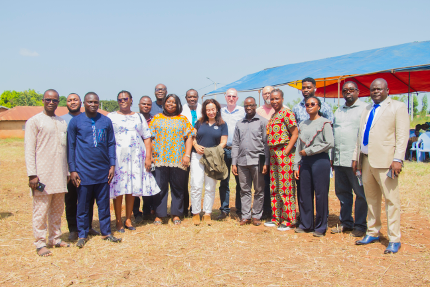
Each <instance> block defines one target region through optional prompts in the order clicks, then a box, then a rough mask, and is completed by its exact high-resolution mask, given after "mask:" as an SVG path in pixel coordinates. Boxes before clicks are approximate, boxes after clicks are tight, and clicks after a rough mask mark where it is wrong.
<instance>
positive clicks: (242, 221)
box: [239, 219, 251, 226]
mask: <svg viewBox="0 0 430 287" xmlns="http://www.w3.org/2000/svg"><path fill="white" fill-rule="evenodd" d="M239 224H240V226H242V225H246V224H251V219H242V220H241V221H240V223H239Z"/></svg>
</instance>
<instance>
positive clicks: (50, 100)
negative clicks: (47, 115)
mask: <svg viewBox="0 0 430 287" xmlns="http://www.w3.org/2000/svg"><path fill="white" fill-rule="evenodd" d="M43 101H45V102H46V103H51V102H52V103H54V104H58V103H59V102H60V101H59V100H56V99H43Z"/></svg>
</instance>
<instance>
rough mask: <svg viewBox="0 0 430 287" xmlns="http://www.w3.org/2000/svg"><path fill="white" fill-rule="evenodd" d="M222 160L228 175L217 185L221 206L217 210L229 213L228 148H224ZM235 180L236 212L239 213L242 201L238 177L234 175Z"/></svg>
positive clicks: (229, 162)
mask: <svg viewBox="0 0 430 287" xmlns="http://www.w3.org/2000/svg"><path fill="white" fill-rule="evenodd" d="M224 161H225V164H226V165H227V168H228V176H227V178H226V179H223V180H221V182H220V185H219V198H220V200H221V207H220V208H219V210H221V211H222V212H225V213H227V214H229V213H230V186H229V182H230V171H231V162H232V160H231V150H230V149H226V148H225V149H224ZM234 178H235V180H236V201H235V203H236V210H237V211H236V213H241V210H242V203H241V201H240V183H239V177H238V176H234Z"/></svg>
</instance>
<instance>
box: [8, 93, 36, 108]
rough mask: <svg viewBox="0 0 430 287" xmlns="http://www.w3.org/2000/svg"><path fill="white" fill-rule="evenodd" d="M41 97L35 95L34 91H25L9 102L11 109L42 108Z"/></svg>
mask: <svg viewBox="0 0 430 287" xmlns="http://www.w3.org/2000/svg"><path fill="white" fill-rule="evenodd" d="M42 99H43V95H42V94H39V93H37V92H36V91H35V90H32V89H30V90H27V91H24V92H20V93H19V95H18V97H15V98H13V99H12V100H11V104H12V107H16V106H43V103H42Z"/></svg>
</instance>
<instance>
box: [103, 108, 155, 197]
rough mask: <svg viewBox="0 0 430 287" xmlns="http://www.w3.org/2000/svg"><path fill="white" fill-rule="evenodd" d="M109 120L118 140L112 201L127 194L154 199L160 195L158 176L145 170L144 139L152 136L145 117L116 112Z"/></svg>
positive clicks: (112, 184) (111, 114) (111, 192)
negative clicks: (153, 197) (152, 197)
mask: <svg viewBox="0 0 430 287" xmlns="http://www.w3.org/2000/svg"><path fill="white" fill-rule="evenodd" d="M108 117H109V118H110V119H111V121H112V124H113V129H114V131H115V140H116V163H115V175H114V177H113V179H112V182H111V184H110V198H115V197H117V196H120V195H124V194H132V195H133V196H152V195H155V194H157V193H159V192H160V188H159V187H158V185H157V183H156V182H155V178H154V176H153V175H152V173H151V172H148V171H147V170H146V168H145V159H146V148H145V144H144V143H143V139H147V138H150V137H151V132H150V130H149V128H148V124H147V123H146V120H145V118H144V117H143V116H142V115H140V114H139V113H134V114H133V115H120V114H118V113H116V112H113V113H110V114H108ZM142 138H143V139H142Z"/></svg>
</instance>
